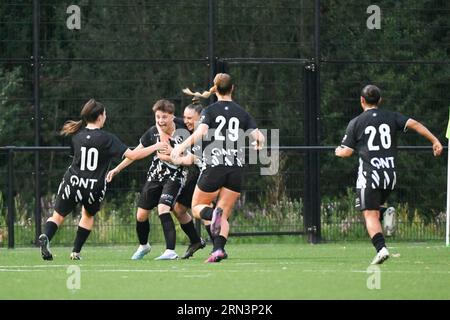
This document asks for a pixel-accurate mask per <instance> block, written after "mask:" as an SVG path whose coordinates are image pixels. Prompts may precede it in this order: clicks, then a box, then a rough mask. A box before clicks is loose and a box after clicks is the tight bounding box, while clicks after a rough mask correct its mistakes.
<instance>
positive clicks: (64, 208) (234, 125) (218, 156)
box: [39, 73, 442, 264]
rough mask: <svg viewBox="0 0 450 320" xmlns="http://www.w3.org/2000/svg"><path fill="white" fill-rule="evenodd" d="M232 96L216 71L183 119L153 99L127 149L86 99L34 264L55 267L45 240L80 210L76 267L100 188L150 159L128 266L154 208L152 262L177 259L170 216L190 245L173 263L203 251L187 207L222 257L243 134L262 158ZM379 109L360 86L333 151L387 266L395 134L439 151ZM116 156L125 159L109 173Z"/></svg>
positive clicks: (372, 92) (256, 133)
mask: <svg viewBox="0 0 450 320" xmlns="http://www.w3.org/2000/svg"><path fill="white" fill-rule="evenodd" d="M233 89H234V85H233V82H232V79H231V77H230V75H228V74H225V73H219V74H217V75H216V77H215V78H214V86H213V87H212V88H211V89H210V90H209V91H205V92H204V93H203V94H200V93H198V92H196V93H193V92H191V91H190V90H188V89H186V90H184V92H185V93H187V94H190V95H193V96H194V98H193V103H192V104H190V105H188V106H187V107H186V108H185V110H184V114H183V120H181V119H178V118H175V116H174V113H175V107H174V105H173V103H171V102H170V101H168V100H159V101H157V102H156V103H155V104H154V106H153V112H154V116H155V125H154V126H152V127H151V128H150V129H148V130H147V131H146V132H145V133H144V134H143V135H142V137H141V138H140V140H139V144H138V146H137V147H136V148H134V149H133V150H130V149H128V147H127V146H126V145H124V144H123V143H122V142H121V141H120V140H119V139H118V138H117V137H116V136H115V135H113V134H111V133H108V132H106V131H104V130H102V127H103V126H104V124H105V121H106V110H105V107H104V106H103V105H102V104H101V103H99V102H97V101H95V100H94V99H91V100H89V101H88V102H87V103H86V104H85V105H84V106H83V109H82V111H81V120H80V121H67V122H66V123H65V124H64V126H63V128H62V130H61V134H63V135H71V136H72V153H73V161H72V164H71V165H70V166H69V168H68V169H67V171H66V173H65V174H64V177H63V179H62V182H61V184H60V186H59V189H58V194H57V199H56V203H55V210H54V213H53V215H52V217H50V218H49V219H48V220H47V222H46V224H45V230H44V233H43V234H42V235H41V236H40V237H39V241H40V251H41V255H42V258H43V259H44V260H52V259H53V255H52V253H51V251H50V245H49V244H50V241H51V240H52V238H53V236H54V235H55V233H56V231H57V229H58V227H59V226H60V225H61V224H62V223H63V221H64V218H65V217H66V216H67V215H68V214H69V213H71V212H72V211H73V210H74V209H75V208H76V206H77V204H78V203H80V204H81V205H82V217H81V219H80V222H79V225H78V229H77V233H76V237H75V241H74V246H73V250H72V253H71V254H70V258H71V259H73V260H79V259H80V251H81V248H82V246H83V244H84V243H85V241H86V239H87V238H88V236H89V234H90V232H91V230H92V227H93V224H94V216H95V214H96V213H97V212H98V211H99V209H100V204H101V201H102V200H103V199H104V197H105V192H106V185H107V183H108V182H111V180H112V179H113V178H114V177H115V176H116V175H117V174H118V173H119V172H121V171H122V170H123V169H124V168H126V167H127V166H129V165H130V164H131V163H133V161H135V160H139V159H142V158H145V157H148V156H151V157H152V160H151V164H150V168H149V170H148V173H147V181H146V182H145V184H144V186H143V188H142V191H141V193H140V196H139V200H138V209H137V213H136V231H137V236H138V239H139V243H140V245H139V247H138V249H137V250H136V252H135V253H134V254H133V256H132V259H133V260H139V259H142V258H143V257H144V256H145V255H146V254H148V253H149V252H150V250H151V246H150V244H149V242H148V238H149V233H150V224H149V220H148V219H149V213H150V211H151V210H153V209H154V208H157V211H158V215H159V218H160V220H161V225H162V230H163V232H164V238H165V242H166V250H165V251H164V252H163V253H162V255H160V256H159V257H157V258H156V260H174V259H178V255H177V253H176V252H175V242H176V234H175V224H174V221H173V219H172V215H171V212H173V213H174V215H175V216H176V218H177V220H178V221H179V223H180V225H181V228H182V230H183V231H184V232H185V233H186V235H187V236H188V238H189V240H190V245H189V247H188V249H187V251H186V252H185V254H184V255H183V256H182V257H181V258H182V259H188V258H190V257H191V256H193V254H194V253H195V252H196V251H197V250H199V249H202V248H204V247H205V245H206V243H205V241H204V240H203V239H201V238H200V237H199V235H198V233H197V230H196V229H195V227H194V223H193V218H192V217H191V215H189V214H188V213H187V210H188V209H189V208H191V211H192V214H193V216H194V217H195V218H197V219H202V220H203V221H204V224H205V228H206V230H207V232H208V234H209V236H210V238H211V240H212V242H213V250H212V252H211V254H210V256H209V257H208V259H207V260H206V261H205V262H219V261H221V260H223V259H226V258H227V256H228V255H227V253H226V251H225V244H226V242H227V238H228V234H229V224H228V219H229V217H230V215H231V213H232V209H233V207H234V204H235V202H236V201H237V199H238V198H239V196H240V193H241V189H242V183H243V181H242V178H243V172H242V170H243V165H244V163H245V161H244V160H245V154H244V149H245V147H244V146H243V145H242V141H243V140H244V141H245V137H244V136H243V135H244V134H243V133H244V132H249V135H250V137H251V139H253V140H254V143H253V146H254V148H255V149H256V150H260V149H261V148H262V147H263V144H264V141H265V138H264V136H263V134H262V133H261V131H260V130H258V128H257V125H256V122H255V120H254V119H253V117H252V116H251V115H250V114H249V113H248V112H247V111H245V110H244V109H243V108H242V107H241V106H239V105H238V104H236V103H235V102H234V101H233V100H232V92H233ZM211 94H215V95H216V97H217V102H215V103H213V104H211V105H209V106H207V107H206V108H203V107H202V106H201V104H200V103H199V98H200V97H203V98H208V97H209V96H210V95H211ZM380 102H381V93H380V90H379V89H378V88H377V87H376V86H373V85H368V86H366V87H364V88H363V90H362V91H361V107H362V109H363V112H362V113H361V115H359V116H358V117H356V118H355V119H353V120H352V121H351V122H350V123H349V125H348V127H347V130H346V133H345V137H344V139H343V141H342V144H341V146H339V147H337V148H336V151H335V153H336V155H337V156H339V157H348V156H351V155H352V154H353V151H354V150H356V151H357V152H358V154H359V157H360V159H359V161H360V167H359V170H358V180H357V186H356V187H357V199H356V200H357V201H356V207H357V208H358V209H359V210H361V211H362V212H363V214H364V218H365V221H366V227H367V231H368V233H369V236H370V238H371V240H372V243H373V245H374V247H375V249H376V251H377V254H376V256H375V258H374V259H373V261H372V263H373V264H380V263H383V262H384V261H385V260H386V259H388V258H389V252H388V250H387V247H386V244H385V239H384V236H383V232H382V227H381V222H380V219H381V218H382V214H380V210H381V206H382V205H383V203H384V202H385V201H386V200H387V197H388V195H389V193H390V191H391V190H393V189H394V187H395V184H396V181H397V174H396V171H395V158H396V153H397V143H396V138H397V134H396V132H398V131H401V130H403V131H406V129H408V128H409V129H413V130H415V131H417V132H418V133H419V134H421V135H422V136H424V137H425V138H427V139H428V140H429V141H430V142H431V143H432V145H433V153H434V155H435V156H438V155H440V154H441V152H442V145H441V144H440V142H439V140H438V139H437V138H436V137H435V136H434V135H433V134H432V133H431V132H430V131H428V130H427V129H426V128H425V127H424V126H423V125H422V124H420V123H419V122H417V121H415V120H413V119H410V118H408V117H405V116H403V115H401V114H399V113H394V112H390V111H387V110H381V109H379V108H378V105H379V104H380ZM114 157H122V158H124V160H123V161H122V162H121V163H120V164H119V165H118V166H116V167H115V168H114V169H112V170H111V171H109V172H108V169H109V166H110V163H111V160H112V158H114Z"/></svg>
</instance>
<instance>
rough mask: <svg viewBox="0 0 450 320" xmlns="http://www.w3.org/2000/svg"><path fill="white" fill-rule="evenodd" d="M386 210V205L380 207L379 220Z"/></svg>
mask: <svg viewBox="0 0 450 320" xmlns="http://www.w3.org/2000/svg"><path fill="white" fill-rule="evenodd" d="M386 210H387V207H380V222H383V214H384V212H385V211H386Z"/></svg>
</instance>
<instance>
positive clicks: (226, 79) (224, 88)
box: [183, 73, 233, 99]
mask: <svg viewBox="0 0 450 320" xmlns="http://www.w3.org/2000/svg"><path fill="white" fill-rule="evenodd" d="M232 90H233V81H232V79H231V76H230V75H229V74H228V73H218V74H216V76H215V77H214V86H212V87H211V88H210V89H209V91H203V93H200V92H192V91H191V89H189V88H185V89H183V92H184V93H185V94H187V95H190V96H194V97H198V98H204V99H207V98H209V97H210V96H211V94H213V93H216V92H218V93H220V94H222V95H225V94H229V93H231V91H232Z"/></svg>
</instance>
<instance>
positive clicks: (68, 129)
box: [59, 120, 83, 136]
mask: <svg viewBox="0 0 450 320" xmlns="http://www.w3.org/2000/svg"><path fill="white" fill-rule="evenodd" d="M82 126H83V120H80V121H73V120H69V121H66V123H64V126H63V127H62V129H61V131H60V132H59V134H60V135H62V136H68V135H74V134H75V133H77V132H78V131H79V130H80V129H81V127H82Z"/></svg>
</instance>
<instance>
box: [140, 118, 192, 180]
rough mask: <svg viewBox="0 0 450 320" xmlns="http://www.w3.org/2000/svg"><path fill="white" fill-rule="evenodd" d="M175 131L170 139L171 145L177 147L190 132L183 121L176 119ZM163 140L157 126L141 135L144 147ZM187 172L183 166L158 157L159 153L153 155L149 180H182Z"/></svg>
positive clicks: (148, 175) (148, 174)
mask: <svg viewBox="0 0 450 320" xmlns="http://www.w3.org/2000/svg"><path fill="white" fill-rule="evenodd" d="M175 128H176V130H175V133H174V135H173V137H171V138H170V139H169V142H170V145H171V146H172V148H173V147H175V145H177V144H180V143H181V142H183V140H184V139H185V138H186V137H188V136H189V132H188V131H187V129H186V127H185V126H184V123H183V122H180V121H175ZM159 141H161V139H160V135H159V132H158V129H157V128H156V126H153V127H151V128H150V129H148V130H147V131H146V132H145V133H144V134H143V135H142V137H141V139H140V143H141V144H142V145H143V146H144V147H148V146H151V145H153V144H155V143H157V142H159ZM185 174H186V172H185V171H184V168H183V167H182V166H177V165H174V164H173V163H169V162H166V161H162V160H160V159H159V158H158V155H157V153H155V154H154V155H153V156H152V160H151V163H150V167H149V169H148V172H147V180H148V181H158V182H164V181H166V180H167V179H170V180H172V181H175V180H178V181H180V182H183V181H184V177H185Z"/></svg>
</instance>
